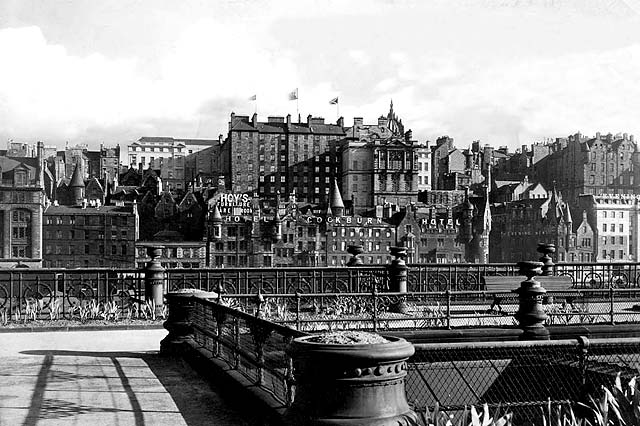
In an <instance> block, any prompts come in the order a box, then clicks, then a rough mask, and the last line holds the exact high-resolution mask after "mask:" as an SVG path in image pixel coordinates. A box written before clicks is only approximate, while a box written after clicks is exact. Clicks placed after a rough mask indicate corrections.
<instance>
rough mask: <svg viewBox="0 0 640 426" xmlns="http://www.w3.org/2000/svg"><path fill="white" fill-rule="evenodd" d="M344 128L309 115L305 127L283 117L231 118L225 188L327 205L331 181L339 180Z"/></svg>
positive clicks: (223, 151)
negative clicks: (340, 151)
mask: <svg viewBox="0 0 640 426" xmlns="http://www.w3.org/2000/svg"><path fill="white" fill-rule="evenodd" d="M344 136H345V131H344V123H343V120H342V119H339V120H338V121H337V123H336V124H329V123H325V121H324V119H323V118H316V117H312V116H311V115H309V116H308V117H307V120H306V122H301V121H300V119H299V118H298V122H297V123H296V122H293V121H292V120H291V115H287V116H286V118H285V117H268V118H267V121H266V122H259V121H258V115H257V114H253V116H251V118H249V117H248V116H240V115H235V114H234V113H231V120H230V122H229V133H228V136H227V138H226V140H225V142H224V143H223V144H222V146H221V149H220V163H221V169H222V173H223V174H224V175H225V177H226V179H227V188H233V191H234V192H236V193H246V194H249V195H251V194H253V193H254V192H256V193H257V194H258V195H259V196H260V197H262V198H272V199H273V198H275V196H276V193H278V192H279V193H281V194H290V193H293V192H295V193H296V196H297V198H298V199H299V200H300V201H304V202H308V203H314V204H320V203H326V201H327V199H328V197H329V191H330V189H331V182H332V179H336V178H337V179H340V178H341V176H340V171H341V156H340V154H339V152H338V148H339V142H340V141H341V140H342V139H343V138H344Z"/></svg>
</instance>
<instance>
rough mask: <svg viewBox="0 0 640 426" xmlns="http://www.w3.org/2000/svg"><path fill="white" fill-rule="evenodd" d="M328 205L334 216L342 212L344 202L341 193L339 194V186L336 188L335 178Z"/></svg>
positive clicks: (340, 214)
mask: <svg viewBox="0 0 640 426" xmlns="http://www.w3.org/2000/svg"><path fill="white" fill-rule="evenodd" d="M329 206H330V207H331V211H332V212H333V213H334V214H335V215H336V216H342V215H343V214H344V202H343V201H342V195H340V188H338V180H337V179H336V178H333V193H332V194H331V203H330V204H329Z"/></svg>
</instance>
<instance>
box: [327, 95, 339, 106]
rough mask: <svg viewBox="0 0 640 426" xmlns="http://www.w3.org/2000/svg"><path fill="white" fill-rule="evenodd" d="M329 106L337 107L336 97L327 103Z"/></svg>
mask: <svg viewBox="0 0 640 426" xmlns="http://www.w3.org/2000/svg"><path fill="white" fill-rule="evenodd" d="M329 104H330V105H337V104H338V97H337V96H336V97H335V98H333V99H331V100H330V101H329Z"/></svg>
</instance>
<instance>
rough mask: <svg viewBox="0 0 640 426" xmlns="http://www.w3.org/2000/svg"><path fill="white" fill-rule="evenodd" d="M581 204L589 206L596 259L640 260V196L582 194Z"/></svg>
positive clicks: (587, 210)
mask: <svg viewBox="0 0 640 426" xmlns="http://www.w3.org/2000/svg"><path fill="white" fill-rule="evenodd" d="M579 205H580V208H582V209H584V210H585V212H586V217H587V219H588V222H589V225H590V226H591V228H592V229H593V232H594V238H593V242H592V244H593V260H594V261H597V262H636V261H637V259H638V249H639V247H640V237H639V236H638V230H639V229H640V228H639V227H640V197H638V196H635V195H625V194H603V195H582V196H580V202H579Z"/></svg>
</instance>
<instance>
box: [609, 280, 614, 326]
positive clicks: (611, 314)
mask: <svg viewBox="0 0 640 426" xmlns="http://www.w3.org/2000/svg"><path fill="white" fill-rule="evenodd" d="M614 294H615V290H614V289H613V285H611V284H609V322H610V323H611V325H616V320H615V313H614V306H613V305H614V300H613V298H614Z"/></svg>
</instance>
